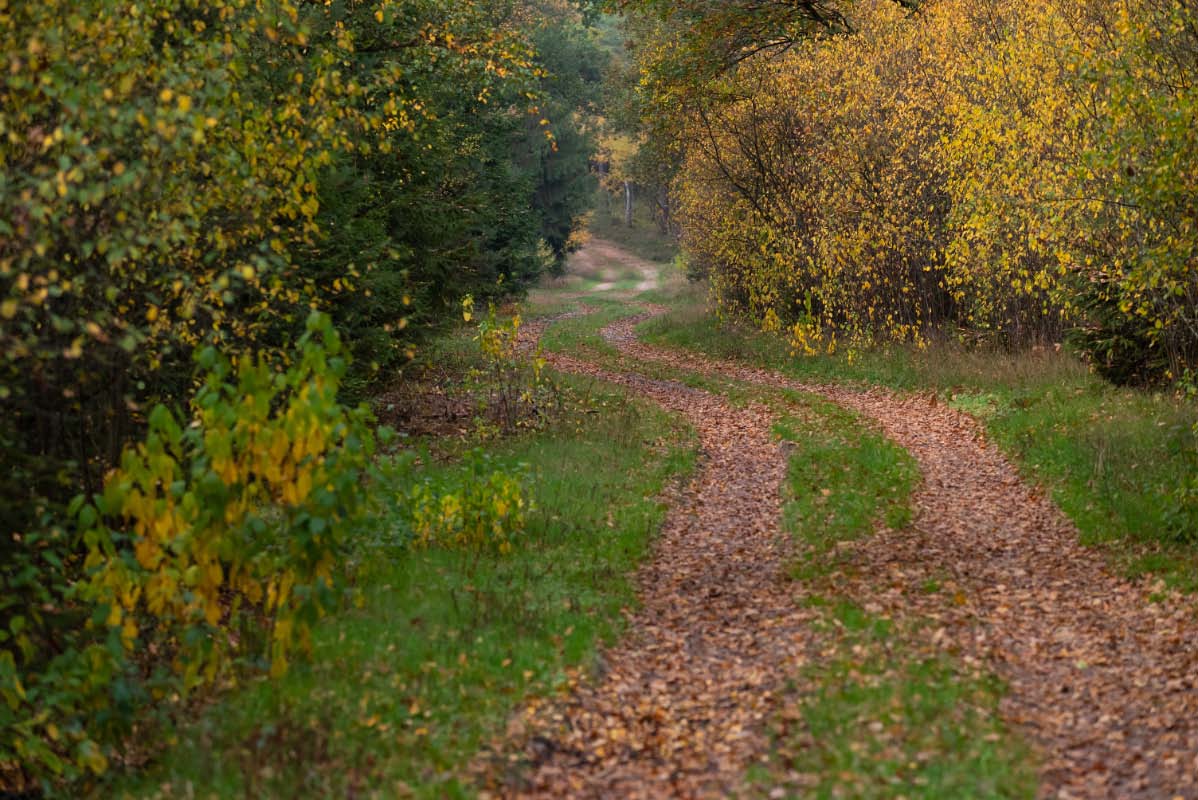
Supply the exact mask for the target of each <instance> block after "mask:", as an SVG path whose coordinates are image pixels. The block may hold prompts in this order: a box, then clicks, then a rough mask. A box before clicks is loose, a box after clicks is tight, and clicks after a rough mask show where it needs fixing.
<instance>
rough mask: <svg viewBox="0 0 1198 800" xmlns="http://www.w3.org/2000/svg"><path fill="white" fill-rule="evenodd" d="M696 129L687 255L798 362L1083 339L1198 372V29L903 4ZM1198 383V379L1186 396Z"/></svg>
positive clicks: (746, 84)
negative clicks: (790, 335) (803, 357)
mask: <svg viewBox="0 0 1198 800" xmlns="http://www.w3.org/2000/svg"><path fill="white" fill-rule="evenodd" d="M846 8H847V11H846V20H847V21H846V25H847V26H848V27H847V28H846V30H844V31H841V32H839V34H838V35H832V36H819V37H808V38H805V39H803V40H801V41H797V42H795V43H794V44H793V46H791V47H789V48H788V49H787V50H786V52H785V53H784V54H782V53H777V52H770V53H768V54H765V55H761V56H758V57H748V58H745V59H743V60H741V61H740V62H739V63H738V66H737V67H736V68H735V70H732V71H728V72H724V73H721V74H720V75H718V76H717V77H715V78H712V79H710V80H709V81H708V83H707V85H706V86H705V94H704V96H703V101H702V102H695V103H694V104H693V105H692V106H690V107H689V110H688V111H686V113H682V112H680V113H679V114H678V115H677V116H678V117H679V119H680V120H681V122H679V123H678V127H679V128H680V130H678V131H675V133H678V134H679V135H680V138H681V141H683V142H685V144H686V147H685V152H686V162H685V165H684V168H683V170H682V172H681V175H680V178H679V181H678V184H677V190H678V193H679V199H680V201H681V218H682V220H683V223H684V230H685V244H686V246H687V248H688V250H689V251H690V254H691V258H692V260H694V261H695V262H696V263H700V264H702V265H704V266H705V267H706V269H707V271H708V272H709V274H710V275H711V281H712V291H713V294H714V295H715V299H716V300H717V302H718V304H719V306H720V308H721V310H722V312H723V313H725V314H731V315H737V316H742V317H746V318H748V319H750V320H752V321H754V322H756V323H757V324H758V325H760V326H761V327H763V328H765V329H768V330H784V329H785V330H793V332H794V339H795V349H796V350H798V351H800V352H815V351H817V350H821V349H826V348H827V349H831V348H834V347H836V346H837V343H838V342H847V343H850V344H856V343H861V344H874V343H879V342H891V341H913V342H916V343H920V342H923V341H925V340H926V339H927V338H928V337H930V336H932V335H944V334H948V335H959V336H961V337H962V338H964V339H967V340H968V341H978V340H989V341H992V342H995V343H1001V344H1006V345H1023V344H1030V343H1036V342H1044V341H1060V340H1061V338H1062V336H1064V335H1065V334H1066V332H1067V331H1069V330H1072V331H1073V333H1074V335H1075V337H1076V338H1077V340H1078V341H1079V342H1080V344H1081V346H1082V348H1083V350H1084V351H1085V352H1086V353H1088V354H1089V355H1090V356H1091V358H1092V359H1093V361H1094V363H1095V364H1096V365H1097V366H1098V367H1099V368H1100V369H1101V370H1102V371H1103V372H1104V373H1105V374H1107V375H1108V376H1109V377H1111V378H1112V379H1114V380H1117V381H1122V382H1131V381H1138V382H1151V381H1158V380H1164V381H1170V380H1174V381H1176V380H1182V381H1184V380H1189V381H1191V382H1192V381H1193V376H1194V375H1195V374H1198V223H1196V222H1195V220H1198V137H1196V136H1195V134H1194V132H1195V131H1198V60H1195V58H1194V57H1193V54H1194V53H1195V52H1198V33H1196V32H1198V10H1196V9H1195V8H1194V6H1193V4H1192V3H1184V2H1180V0H1121V1H1120V2H1115V3H1095V2H1090V0H1067V1H1066V2H1049V0H1032V1H1031V2H1015V1H1014V0H935V1H934V2H928V3H921V4H920V6H919V10H918V12H916V13H911V12H910V11H909V10H908V9H906V8H904V7H903V5H902V4H897V3H893V2H888V1H887V0H863V2H858V3H853V4H851V5H849V6H846ZM1187 376H1189V377H1187Z"/></svg>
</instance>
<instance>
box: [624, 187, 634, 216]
mask: <svg viewBox="0 0 1198 800" xmlns="http://www.w3.org/2000/svg"><path fill="white" fill-rule="evenodd" d="M624 224H625V225H627V226H628V227H629V228H631V227H632V181H624Z"/></svg>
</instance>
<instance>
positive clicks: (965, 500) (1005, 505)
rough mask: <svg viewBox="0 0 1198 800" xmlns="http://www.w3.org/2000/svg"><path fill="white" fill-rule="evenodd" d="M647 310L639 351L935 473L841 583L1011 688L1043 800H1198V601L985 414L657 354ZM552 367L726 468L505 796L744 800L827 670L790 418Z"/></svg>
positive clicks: (1011, 705) (621, 330)
mask: <svg viewBox="0 0 1198 800" xmlns="http://www.w3.org/2000/svg"><path fill="white" fill-rule="evenodd" d="M645 309H646V311H645V313H644V314H641V315H638V316H635V317H631V318H626V319H624V320H621V321H619V322H616V323H613V324H612V325H609V326H607V327H606V328H605V329H604V331H603V335H604V337H605V338H606V339H607V340H608V341H609V342H611V343H612V344H614V345H615V346H616V347H617V348H618V349H619V350H620V351H621V352H622V353H623V354H624V355H626V356H628V357H630V358H632V359H636V360H641V361H646V362H657V363H663V364H665V365H667V366H670V367H673V368H676V369H681V370H688V371H695V372H700V373H705V374H716V375H721V376H724V377H728V378H733V379H736V380H740V381H745V382H750V383H755V384H761V385H765V386H769V387H772V388H775V389H778V388H789V389H796V390H799V391H804V392H811V393H815V394H818V395H821V396H823V397H825V398H826V399H829V400H831V401H833V402H835V403H838V404H840V405H842V406H844V407H846V408H849V409H852V410H854V411H856V412H858V413H860V414H861V415H862V416H864V417H865V418H867V419H870V420H873V421H874V422H875V423H876V424H878V425H879V427H880V428H881V429H882V430H883V431H884V432H885V433H886V435H888V436H889V437H890V438H892V439H893V440H894V441H896V442H897V443H898V444H900V445H902V446H903V447H905V448H907V449H908V450H909V451H910V452H911V454H912V455H913V456H914V457H915V458H916V460H917V462H918V463H919V466H920V469H921V472H922V474H923V484H922V486H921V487H920V488H919V489H918V490H917V492H916V494H915V495H914V497H913V498H912V501H913V505H914V508H915V510H916V519H915V521H914V523H913V524H912V525H910V526H908V527H907V528H905V529H903V530H898V531H895V530H889V529H886V528H881V529H880V530H879V531H878V533H877V535H875V536H872V537H867V538H865V539H862V540H859V541H856V542H852V543H848V544H845V545H843V546H842V547H841V548H839V550H840V552H839V555H840V556H841V557H845V558H848V559H849V562H850V564H851V567H852V568H851V569H848V570H845V572H844V574H843V575H842V576H839V577H838V580H841V588H842V589H843V591H844V594H845V595H846V596H849V597H852V598H853V599H854V600H856V601H858V602H862V603H866V604H868V605H869V607H871V608H873V609H875V610H876V611H878V612H880V613H883V614H884V615H893V616H895V617H897V618H903V617H907V618H911V617H921V618H923V619H925V620H930V621H932V623H933V625H932V626H931V629H930V633H929V636H930V638H931V643H932V644H933V645H934V646H936V647H939V648H941V649H942V650H944V651H946V652H949V653H951V654H953V655H956V656H958V657H960V658H962V659H963V660H964V661H965V662H966V663H967V664H973V665H981V666H982V667H984V668H985V669H988V670H992V671H994V672H996V673H997V674H998V675H999V676H1000V677H1001V678H1003V679H1004V680H1005V681H1006V683H1007V686H1008V693H1007V696H1006V697H1005V699H1004V701H1003V704H1002V712H1003V716H1004V718H1005V719H1006V720H1007V721H1008V722H1010V723H1012V724H1014V725H1015V726H1017V728H1018V729H1020V730H1022V731H1024V732H1025V734H1027V735H1029V736H1030V738H1031V739H1032V741H1033V742H1034V744H1035V745H1036V746H1037V748H1038V750H1039V752H1040V755H1041V759H1042V761H1041V773H1040V791H1039V792H1038V794H1039V795H1040V796H1041V797H1046V798H1047V797H1053V798H1090V797H1092V798H1100V797H1145V798H1175V797H1184V798H1198V689H1196V687H1195V681H1196V680H1198V635H1196V634H1198V624H1196V615H1195V605H1194V603H1193V601H1192V600H1191V599H1189V598H1185V597H1182V596H1180V595H1178V594H1176V593H1166V592H1162V591H1161V590H1160V587H1159V586H1155V585H1149V584H1146V583H1145V582H1130V581H1127V580H1125V579H1122V578H1120V577H1118V576H1116V575H1114V574H1112V573H1111V571H1110V570H1109V568H1108V567H1107V565H1106V563H1105V561H1104V560H1103V558H1102V557H1101V556H1100V555H1099V554H1096V553H1095V552H1093V551H1091V550H1088V549H1086V548H1085V547H1083V546H1082V545H1080V543H1079V542H1078V537H1077V533H1076V530H1075V529H1074V528H1073V526H1072V524H1071V523H1070V522H1069V521H1068V520H1067V519H1066V518H1065V517H1064V516H1063V515H1062V514H1061V513H1060V512H1059V511H1058V510H1057V509H1056V508H1055V506H1053V504H1052V503H1051V501H1050V500H1048V499H1047V498H1045V497H1044V496H1043V494H1042V493H1041V492H1039V491H1038V490H1036V489H1033V488H1031V487H1029V486H1027V485H1026V484H1025V483H1024V482H1023V481H1022V480H1021V479H1020V477H1019V475H1018V473H1017V471H1016V470H1015V469H1014V467H1013V466H1012V465H1011V464H1010V463H1009V462H1008V461H1007V460H1006V459H1005V458H1004V457H1003V456H1002V455H1001V453H999V452H998V451H997V449H996V448H994V447H993V446H992V445H990V444H988V443H987V442H986V441H985V439H984V436H983V434H982V432H981V430H980V429H979V427H978V425H977V423H976V422H975V421H974V420H973V419H972V418H970V417H968V416H967V415H965V414H964V413H961V412H959V411H956V410H954V409H952V408H949V407H947V406H944V405H942V404H940V405H937V404H935V403H933V402H929V400H928V399H926V398H923V397H913V396H904V395H899V394H896V393H893V392H890V391H885V390H880V389H871V390H866V391H860V390H855V389H851V388H846V387H840V386H832V385H810V384H805V383H802V382H798V381H794V380H792V379H789V378H787V377H785V376H783V375H781V374H779V373H776V372H772V371H769V370H763V369H758V368H754V367H749V366H746V365H743V364H739V363H736V362H729V361H723V360H717V359H712V358H708V357H706V356H703V355H701V354H695V353H690V352H681V351H677V350H672V349H667V348H661V347H657V346H651V345H647V344H645V343H643V342H640V341H639V340H638V339H637V337H636V335H635V327H636V325H637V324H638V323H639V322H641V321H643V320H644V319H645V318H647V317H649V316H652V315H656V314H660V313H662V312H663V311H664V309H662V308H661V307H658V306H645ZM530 333H532V334H538V333H539V330H531V331H530ZM548 360H549V362H550V364H552V365H553V366H554V367H555V368H557V369H560V370H563V371H566V372H572V373H577V374H582V375H590V376H593V377H596V378H599V379H603V380H608V381H612V382H616V383H620V384H623V385H625V386H627V387H629V388H630V389H632V390H633V391H636V392H637V393H639V394H642V395H644V396H646V397H649V398H650V399H653V400H654V401H656V402H658V403H659V404H661V405H662V406H663V407H665V408H667V409H669V410H672V411H675V412H678V413H680V414H682V415H684V416H685V417H686V418H687V419H688V420H690V422H691V423H692V424H693V425H695V427H696V429H697V430H698V431H699V435H700V441H701V446H702V449H703V455H704V460H703V464H702V469H701V472H700V474H699V475H698V476H697V477H696V478H695V480H694V481H693V483H692V484H691V485H690V486H689V487H688V488H687V489H686V490H685V491H683V492H680V493H679V496H678V497H677V498H675V502H673V504H672V507H671V510H670V513H669V516H668V518H667V521H666V523H665V525H664V528H663V531H662V533H661V536H660V538H659V540H658V543H657V546H656V549H655V552H654V556H653V559H652V561H651V562H650V564H649V565H647V566H646V567H645V568H644V569H643V570H642V573H641V575H640V587H641V593H640V594H641V599H642V606H641V608H640V609H639V610H637V611H636V612H635V613H632V614H630V625H629V633H628V634H627V636H626V637H625V638H624V639H623V640H622V641H620V642H619V643H617V644H616V645H614V646H613V647H611V648H610V649H608V650H607V651H606V652H605V653H604V654H603V669H602V670H601V674H600V675H599V676H597V678H596V679H595V680H593V681H585V680H584V681H582V682H580V683H575V684H574V687H575V688H574V689H573V691H572V692H571V693H570V694H569V695H568V696H566V697H565V698H562V699H553V698H551V699H549V700H547V701H545V702H538V703H534V704H533V705H531V706H530V707H529V709H528V710H527V712H526V713H525V714H523V715H521V716H520V717H518V718H517V719H514V720H513V722H512V725H511V731H510V739H511V741H515V742H524V743H525V751H524V753H523V755H522V756H509V758H512V759H515V760H518V761H519V760H523V763H524V765H525V767H527V769H526V770H525V771H524V773H523V774H522V775H521V776H520V777H518V778H516V779H514V780H509V781H508V782H500V783H498V784H496V783H494V776H493V770H492V784H491V788H492V789H494V790H496V791H498V792H499V793H502V794H504V795H522V796H543V797H550V796H552V797H666V796H671V797H703V796H725V795H728V794H733V793H737V792H738V791H739V790H741V789H742V788H743V787H742V785H741V782H740V781H741V778H742V773H743V770H744V769H745V768H746V767H747V766H748V765H749V764H750V763H751V762H752V761H754V760H755V759H756V758H758V757H760V756H761V754H762V753H764V752H765V751H766V742H765V741H764V731H763V724H762V722H763V720H764V718H765V717H766V715H767V714H768V713H769V712H770V710H771V707H772V704H773V702H774V699H775V697H776V696H777V692H778V690H779V688H780V687H781V686H782V684H783V683H784V681H786V680H787V679H793V678H794V677H795V676H796V675H797V674H798V673H799V671H800V667H801V665H802V664H803V663H804V662H805V661H806V660H807V659H809V658H810V657H812V656H813V655H816V653H815V651H813V647H814V646H815V643H816V637H815V635H814V634H813V631H812V625H811V624H810V623H812V622H813V621H814V620H815V617H816V616H817V615H816V614H815V612H813V611H811V610H810V609H807V608H804V607H802V606H801V604H799V603H797V602H796V599H797V598H799V597H800V596H802V594H803V589H802V587H800V586H797V585H795V584H794V583H788V579H787V578H786V576H785V566H786V559H787V556H788V546H787V545H786V544H785V543H784V542H782V541H781V540H780V534H779V531H778V519H779V515H780V495H779V487H780V484H781V481H782V479H783V475H784V471H785V459H784V457H783V454H782V453H781V452H780V451H779V448H778V446H777V444H776V443H775V442H774V440H773V438H772V437H771V435H770V425H771V423H772V414H771V412H770V411H769V410H768V409H766V408H764V407H762V406H754V405H751V406H749V407H747V408H736V407H733V406H731V405H729V404H728V403H727V402H725V401H724V400H722V399H720V398H718V397H716V396H713V395H710V394H707V393H704V392H700V391H696V390H694V389H690V388H688V387H685V386H683V385H681V384H677V383H672V382H669V381H661V380H654V379H650V378H647V377H644V376H641V375H637V374H635V373H630V374H629V373H613V372H610V371H608V370H605V369H602V368H600V367H598V366H596V365H593V364H591V363H588V362H586V361H583V360H579V359H577V358H574V357H572V356H569V355H564V354H550V355H549V356H548ZM933 585H934V586H938V587H940V588H939V590H938V591H928V588H927V587H928V586H933ZM1150 597H1151V598H1152V599H1150ZM509 745H510V742H509ZM502 750H503V748H502V746H499V747H497V752H500V753H502Z"/></svg>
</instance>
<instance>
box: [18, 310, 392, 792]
mask: <svg viewBox="0 0 1198 800" xmlns="http://www.w3.org/2000/svg"><path fill="white" fill-rule="evenodd" d="M340 351H341V343H340V340H339V337H338V336H337V334H336V333H335V332H334V331H333V329H332V327H331V325H330V323H329V321H328V318H327V317H325V316H322V315H319V314H313V315H312V316H311V317H310V318H309V320H308V324H307V332H306V333H305V335H304V336H303V337H302V338H301V339H300V341H299V345H298V353H297V356H298V357H297V359H296V360H295V363H294V364H293V365H292V366H290V367H289V368H287V369H286V370H277V369H275V368H273V367H272V366H271V364H270V363H269V362H267V361H266V360H264V359H262V358H255V357H250V356H242V357H240V358H239V359H238V360H237V363H236V365H235V366H234V365H233V364H232V363H230V361H229V360H227V359H226V358H224V357H222V356H221V355H219V353H218V352H217V351H216V350H215V349H214V348H211V347H209V348H205V349H204V350H202V351H201V352H200V353H199V355H198V357H197V360H198V362H199V364H200V366H201V368H202V369H204V370H205V371H206V373H207V377H206V379H205V381H204V384H203V385H202V386H201V387H200V388H199V390H198V391H197V392H196V394H195V397H194V399H193V402H192V406H193V409H194V414H193V416H192V419H191V421H190V422H189V423H188V422H184V421H181V420H180V419H179V418H178V417H177V415H176V414H174V413H172V412H171V411H170V410H169V409H168V408H167V407H165V406H157V407H156V408H155V409H154V410H153V411H152V412H151V413H150V415H149V430H148V433H147V435H146V437H145V439H144V441H143V442H141V443H140V444H138V445H137V446H136V447H131V448H128V449H126V450H125V452H124V454H123V455H122V457H121V461H120V466H119V467H118V468H117V469H116V470H114V471H113V472H112V473H111V474H110V475H109V477H108V479H107V480H106V482H105V486H104V490H103V492H102V494H100V495H99V496H97V497H95V498H94V499H93V501H91V502H88V501H86V500H85V499H84V498H82V497H81V498H79V499H78V500H77V501H76V502H75V503H74V504H73V508H74V510H75V512H76V514H77V519H78V523H79V529H80V531H81V535H82V539H83V542H84V543H85V545H86V548H87V556H86V561H85V562H84V564H83V568H84V577H83V578H81V579H80V580H79V581H78V582H77V583H75V584H73V585H71V586H70V587H68V590H67V591H65V592H64V593H63V595H64V597H65V598H66V601H67V602H68V603H69V604H70V609H69V610H70V612H71V615H72V617H73V618H74V619H75V620H76V621H77V622H76V627H74V628H73V629H70V630H63V631H60V635H59V637H58V638H57V639H56V640H53V641H50V642H47V641H41V642H35V641H34V640H32V639H30V638H29V637H24V638H22V637H21V635H20V630H19V626H14V625H11V624H10V631H11V630H13V628H14V627H16V628H17V636H16V639H15V641H16V644H17V647H16V648H12V647H11V646H9V645H10V642H8V641H6V642H5V645H6V646H5V648H4V650H3V651H2V652H0V697H3V699H4V700H5V701H6V705H4V706H2V707H0V765H2V766H3V768H4V772H5V773H7V776H8V777H9V780H10V782H14V783H15V782H16V780H15V775H17V774H18V773H19V774H20V775H21V776H22V778H23V779H24V780H30V779H33V780H40V781H42V782H43V784H44V785H49V784H50V782H52V781H63V780H67V781H69V780H72V779H77V778H79V777H81V776H82V775H83V774H84V772H85V771H90V772H92V773H96V774H99V773H101V772H103V771H104V769H105V768H106V765H107V761H108V758H109V757H110V756H111V755H112V754H113V753H114V752H115V751H116V750H117V749H118V748H119V744H120V737H121V736H122V735H124V734H126V733H128V731H129V730H130V729H131V726H132V724H133V723H134V722H136V721H138V720H139V718H140V717H141V716H142V712H143V711H145V709H146V707H147V706H148V705H150V704H152V703H154V702H156V701H160V700H163V699H172V700H177V699H179V698H180V697H183V696H186V694H187V693H188V692H189V691H190V690H192V689H195V688H196V687H198V686H201V685H204V684H212V683H214V682H216V681H218V680H219V679H222V678H229V677H231V668H232V666H233V665H234V664H235V663H237V662H242V663H246V664H249V665H263V666H265V665H267V664H269V668H270V671H271V672H272V674H278V673H279V672H281V671H283V670H285V669H286V668H287V663H288V655H289V653H290V652H291V651H292V650H293V649H294V648H295V647H296V646H297V645H298V646H299V647H301V648H302V647H304V646H306V645H307V642H308V629H309V626H310V625H311V624H312V623H313V622H314V621H315V620H316V618H317V617H318V616H319V615H320V614H321V613H322V612H323V611H325V610H327V609H329V608H331V607H332V606H333V605H334V604H335V603H336V602H337V600H338V598H339V597H340V596H341V595H340V591H339V587H340V585H341V582H340V581H339V557H340V555H341V554H342V552H343V551H344V548H345V546H346V537H347V532H348V531H349V530H350V529H351V527H352V525H353V524H354V522H355V521H356V520H357V519H359V518H360V517H361V516H362V515H363V514H364V512H365V511H366V509H367V494H366V479H367V477H368V475H369V473H370V471H371V464H372V457H373V453H374V448H375V435H374V432H373V430H372V428H371V426H370V416H369V413H368V411H367V410H366V409H365V408H359V409H356V410H349V409H346V408H345V407H343V406H342V405H340V404H339V403H338V401H337V390H338V387H339V383H340V381H341V378H342V376H343V374H344V372H345V366H346V364H345V361H344V359H343V358H341V356H340V355H339V354H340ZM49 565H50V566H51V567H54V564H53V562H52V561H51V562H49ZM60 574H61V573H60V571H57V570H55V569H51V570H49V575H48V576H47V577H48V578H49V579H51V580H54V579H56V578H57V579H60V577H59V576H60Z"/></svg>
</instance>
